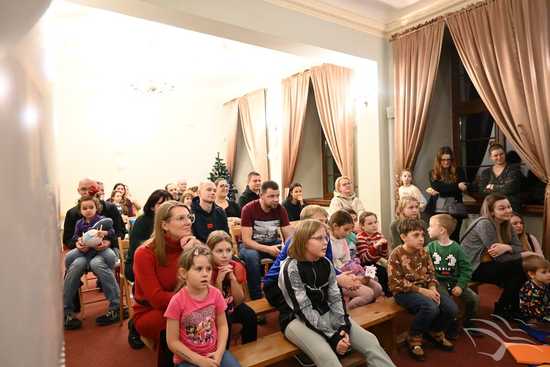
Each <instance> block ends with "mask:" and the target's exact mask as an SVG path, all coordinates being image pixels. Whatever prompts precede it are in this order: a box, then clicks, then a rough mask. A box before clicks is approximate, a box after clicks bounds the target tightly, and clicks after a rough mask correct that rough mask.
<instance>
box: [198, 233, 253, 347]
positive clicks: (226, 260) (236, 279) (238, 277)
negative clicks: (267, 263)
mask: <svg viewBox="0 0 550 367" xmlns="http://www.w3.org/2000/svg"><path fill="white" fill-rule="evenodd" d="M206 245H207V246H208V248H210V251H211V252H212V267H213V270H212V280H211V284H212V285H213V286H214V287H216V288H218V289H219V290H220V291H221V292H222V295H223V297H224V298H225V302H226V303H227V311H226V312H225V313H226V316H227V322H228V324H229V334H231V324H232V323H234V322H236V323H240V324H242V325H243V327H242V332H241V337H242V343H243V344H244V343H249V342H252V341H254V340H256V339H257V338H258V322H257V318H256V313H255V312H254V310H253V309H251V308H250V307H249V306H248V305H247V304H246V303H244V302H243V301H244V298H245V296H244V288H243V287H244V286H245V283H246V270H245V268H244V266H242V265H241V263H240V262H238V261H235V260H233V258H232V255H233V245H232V243H231V236H229V235H228V234H227V233H226V232H224V231H214V232H212V233H210V235H208V239H207V240H206ZM230 339H231V337H230V336H229V337H228V338H227V340H228V343H229V341H230Z"/></svg>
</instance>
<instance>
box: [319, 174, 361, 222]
mask: <svg viewBox="0 0 550 367" xmlns="http://www.w3.org/2000/svg"><path fill="white" fill-rule="evenodd" d="M340 209H353V210H354V211H355V212H356V213H357V215H358V216H359V215H361V213H363V212H364V211H365V207H364V206H363V203H362V202H361V199H359V197H358V196H357V194H356V193H355V192H354V190H353V182H352V181H351V178H349V177H348V176H340V177H338V178H337V179H336V181H334V196H333V197H332V200H331V201H330V207H329V209H328V211H329V213H331V214H332V213H334V212H336V211H338V210H340Z"/></svg>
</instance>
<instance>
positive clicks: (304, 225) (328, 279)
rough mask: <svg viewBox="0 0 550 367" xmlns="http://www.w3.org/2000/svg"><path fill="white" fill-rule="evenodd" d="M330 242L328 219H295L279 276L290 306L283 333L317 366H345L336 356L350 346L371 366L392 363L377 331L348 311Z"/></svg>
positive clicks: (349, 348) (282, 289)
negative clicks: (330, 257) (328, 253)
mask: <svg viewBox="0 0 550 367" xmlns="http://www.w3.org/2000/svg"><path fill="white" fill-rule="evenodd" d="M327 246H328V240H327V228H326V225H324V224H323V223H321V222H320V221H317V220H313V219H306V220H304V221H302V222H300V223H299V224H298V225H297V228H296V232H295V233H294V237H293V238H292V245H291V246H290V248H289V249H288V256H289V257H288V258H287V259H286V260H285V261H284V262H283V263H282V265H281V274H280V276H279V281H278V283H279V287H280V288H281V291H282V293H283V296H284V299H285V301H286V303H287V305H288V307H289V309H290V310H291V314H290V315H288V317H285V318H282V319H285V320H286V323H285V324H284V325H282V330H283V333H284V335H285V337H287V338H288V339H289V340H290V341H291V342H292V343H294V344H295V345H296V346H298V348H300V349H301V350H302V351H303V352H304V353H306V354H307V355H308V357H309V358H311V360H312V361H313V362H314V363H315V365H316V366H325V367H341V366H342V364H341V362H340V360H339V359H338V357H339V356H342V355H344V354H346V353H347V352H349V351H350V350H356V351H358V352H360V353H361V354H363V355H364V356H365V359H366V361H367V364H368V365H369V366H376V367H382V366H394V364H393V362H392V361H391V359H390V357H389V356H388V355H387V353H386V352H385V351H384V349H383V348H382V347H381V346H380V343H379V342H378V339H377V338H376V336H374V335H373V334H372V333H370V332H369V331H367V330H365V329H363V328H362V327H361V326H359V325H358V324H357V323H355V321H353V320H352V319H351V318H350V317H349V316H348V314H347V312H346V308H345V305H344V300H343V299H342V293H341V292H340V288H339V287H338V284H337V282H336V272H335V269H334V266H333V265H332V263H331V261H330V260H328V259H327V258H326V257H325V254H326V250H327Z"/></svg>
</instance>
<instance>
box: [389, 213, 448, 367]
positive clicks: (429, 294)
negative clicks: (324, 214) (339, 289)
mask: <svg viewBox="0 0 550 367" xmlns="http://www.w3.org/2000/svg"><path fill="white" fill-rule="evenodd" d="M399 234H400V238H401V240H402V241H403V245H400V246H398V247H396V248H395V249H394V250H393V251H392V253H391V255H390V258H389V260H388V272H389V284H390V290H391V291H392V292H393V294H394V298H395V301H396V302H397V304H399V305H400V306H402V307H404V308H405V309H406V310H407V311H409V312H410V313H412V314H414V315H415V318H414V320H413V322H412V325H411V328H410V331H409V337H408V339H407V344H408V347H409V352H410V354H411V356H412V357H413V358H414V359H416V360H424V359H425V354H424V349H423V348H422V337H423V335H427V336H428V337H429V338H430V339H431V340H432V341H433V342H434V343H435V344H436V346H437V347H438V348H440V349H443V350H446V351H451V350H453V347H454V346H453V344H452V343H451V342H450V341H449V340H447V337H446V336H445V332H444V330H447V329H448V327H449V322H450V321H452V320H454V319H455V317H456V315H457V313H458V308H457V307H456V304H455V303H454V302H453V300H452V299H451V298H450V297H449V295H448V294H446V293H441V294H440V293H439V292H438V291H437V284H438V283H437V279H436V278H435V271H434V266H433V264H432V260H431V259H430V255H429V254H428V253H427V252H426V250H425V249H424V222H422V221H421V220H419V219H403V220H402V221H401V222H400V223H399Z"/></svg>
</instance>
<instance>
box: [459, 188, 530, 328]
mask: <svg viewBox="0 0 550 367" xmlns="http://www.w3.org/2000/svg"><path fill="white" fill-rule="evenodd" d="M511 218H512V206H511V205H510V201H509V200H508V198H507V197H506V196H504V195H502V194H491V195H488V196H487V197H486V198H485V200H484V201H483V204H482V205H481V211H480V217H479V218H478V219H476V220H475V221H474V222H473V223H472V224H471V225H470V226H469V227H468V229H467V230H466V232H465V233H464V236H463V237H462V240H461V244H462V248H463V249H464V253H465V254H466V257H467V258H468V260H469V261H470V263H471V264H472V270H473V273H472V280H473V281H475V282H483V283H492V284H496V285H498V286H499V287H501V288H503V291H502V294H501V296H500V298H499V300H498V301H497V303H495V310H494V313H495V314H497V315H500V316H503V317H505V318H509V319H513V318H515V317H517V316H519V290H520V288H521V287H522V286H523V284H524V283H525V281H526V280H527V278H526V276H525V273H524V271H523V265H522V258H524V257H527V256H531V255H533V254H534V253H533V252H528V251H523V247H522V245H521V242H520V241H519V239H518V236H517V235H516V233H515V232H514V231H513V229H512V224H511V223H510V219H511Z"/></svg>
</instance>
